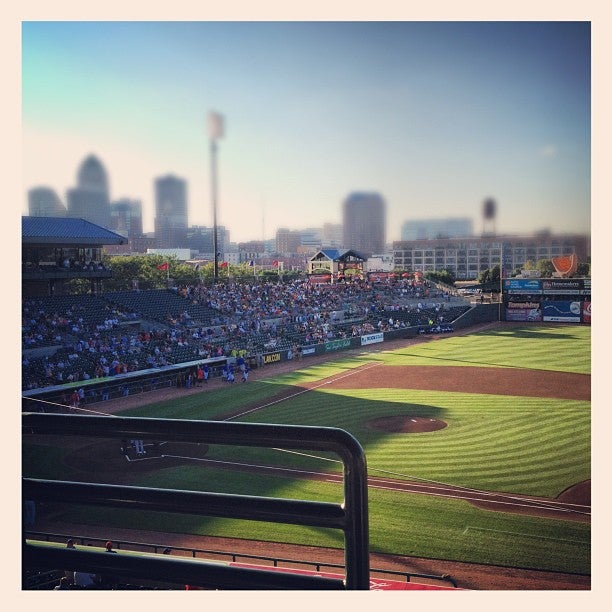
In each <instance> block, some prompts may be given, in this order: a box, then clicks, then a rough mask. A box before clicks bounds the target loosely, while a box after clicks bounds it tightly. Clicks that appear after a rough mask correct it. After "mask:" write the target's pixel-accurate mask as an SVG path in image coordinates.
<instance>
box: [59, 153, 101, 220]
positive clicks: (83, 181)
mask: <svg viewBox="0 0 612 612" xmlns="http://www.w3.org/2000/svg"><path fill="white" fill-rule="evenodd" d="M67 200H68V216H69V217H80V218H82V219H86V220H87V221H91V222H92V223H96V224H98V225H101V226H102V227H105V228H109V229H110V225H111V221H110V198H109V191H108V179H107V176H106V170H105V169H104V166H103V165H102V163H101V162H100V160H99V159H98V158H97V157H95V156H94V155H89V156H88V157H86V158H85V160H84V161H83V163H82V164H81V166H80V167H79V170H78V173H77V186H76V187H75V188H74V189H69V190H68V193H67Z"/></svg>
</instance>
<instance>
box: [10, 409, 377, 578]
mask: <svg viewBox="0 0 612 612" xmlns="http://www.w3.org/2000/svg"><path fill="white" fill-rule="evenodd" d="M22 425H23V428H24V432H27V433H35V434H47V435H62V436H87V437H98V438H127V439H144V440H147V439H148V440H173V441H179V442H204V443H209V444H220V445H230V446H255V447H262V448H283V449H299V450H311V451H312V450H317V451H329V452H333V453H335V454H337V455H338V456H339V457H340V459H341V460H342V463H343V475H344V500H343V502H342V503H340V504H334V503H328V502H317V501H305V500H292V499H279V498H269V497H260V496H246V495H237V494H221V493H209V492H194V491H183V490H176V489H159V488H145V487H133V486H123V485H109V484H97V483H80V482H70V481H60V480H45V479H33V478H24V479H23V484H22V488H23V491H22V495H23V498H24V499H29V500H35V501H45V502H61V503H74V504H85V505H96V506H102V507H114V508H131V509H139V510H153V511H161V512H176V513H185V514H192V515H201V516H215V517H226V518H235V519H247V520H257V521H267V522H277V523H287V524H294V525H303V526H313V527H326V528H332V529H338V530H341V531H342V532H343V534H344V542H345V547H344V552H345V567H346V575H345V580H344V581H342V580H334V579H330V578H322V577H319V576H302V575H294V574H280V573H276V572H271V571H266V570H252V569H246V568H235V567H225V566H220V565H218V564H211V563H206V562H204V561H199V560H196V561H193V560H185V559H172V558H168V557H167V556H161V557H155V556H153V555H151V556H143V557H137V558H134V557H131V556H126V555H108V554H105V553H104V552H95V551H83V550H77V551H74V550H69V549H63V548H62V549H55V548H51V547H46V546H43V545H40V544H34V543H28V542H27V541H26V539H25V532H24V537H23V565H24V568H30V567H56V568H62V569H74V570H78V569H87V570H89V571H94V572H100V573H104V572H106V573H114V574H115V575H119V576H121V577H125V578H130V577H133V578H147V579H153V580H154V579H155V578H159V579H160V580H163V581H166V582H176V583H180V584H193V585H198V586H204V587H210V588H221V589H344V588H345V589H349V590H368V589H369V573H370V572H369V534H368V503H367V467H366V459H365V453H364V451H363V448H362V447H361V445H360V444H359V442H358V441H357V440H356V439H355V438H354V437H353V436H352V435H351V434H349V433H348V432H346V431H344V430H341V429H337V428H331V427H307V426H293V425H268V424H259V423H233V422H218V421H194V420H174V419H148V418H138V417H114V418H109V417H97V416H83V415H60V414H34V413H24V414H23V418H22Z"/></svg>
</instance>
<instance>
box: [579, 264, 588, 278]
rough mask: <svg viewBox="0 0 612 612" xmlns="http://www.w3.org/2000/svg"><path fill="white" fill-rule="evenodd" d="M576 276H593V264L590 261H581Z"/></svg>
mask: <svg viewBox="0 0 612 612" xmlns="http://www.w3.org/2000/svg"><path fill="white" fill-rule="evenodd" d="M575 276H578V277H585V276H591V265H590V264H588V263H579V264H578V267H577V268H576V274H575Z"/></svg>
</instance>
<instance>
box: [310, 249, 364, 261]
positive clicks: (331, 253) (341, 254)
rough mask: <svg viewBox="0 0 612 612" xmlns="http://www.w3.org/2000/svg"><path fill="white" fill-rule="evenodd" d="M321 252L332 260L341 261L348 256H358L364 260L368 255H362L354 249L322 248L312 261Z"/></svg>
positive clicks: (312, 258)
mask: <svg viewBox="0 0 612 612" xmlns="http://www.w3.org/2000/svg"><path fill="white" fill-rule="evenodd" d="M321 254H322V255H324V256H325V257H327V258H328V259H331V260H332V261H340V260H342V259H346V258H347V257H356V258H358V259H363V260H364V261H365V260H366V259H367V257H365V256H364V255H361V253H358V252H357V251H353V249H348V250H344V251H339V250H338V249H321V250H320V251H318V252H317V253H316V255H314V256H313V257H311V258H310V259H311V261H312V260H314V259H316V258H317V257H318V256H319V255H321Z"/></svg>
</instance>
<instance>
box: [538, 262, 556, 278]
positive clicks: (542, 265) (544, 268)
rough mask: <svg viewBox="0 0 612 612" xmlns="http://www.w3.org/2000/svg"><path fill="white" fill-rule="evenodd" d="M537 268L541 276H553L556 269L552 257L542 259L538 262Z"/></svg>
mask: <svg viewBox="0 0 612 612" xmlns="http://www.w3.org/2000/svg"><path fill="white" fill-rule="evenodd" d="M536 270H538V272H539V273H540V278H551V277H552V275H553V272H554V271H555V266H554V265H553V263H552V261H550V259H540V260H539V261H538V263H537V264H536Z"/></svg>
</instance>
